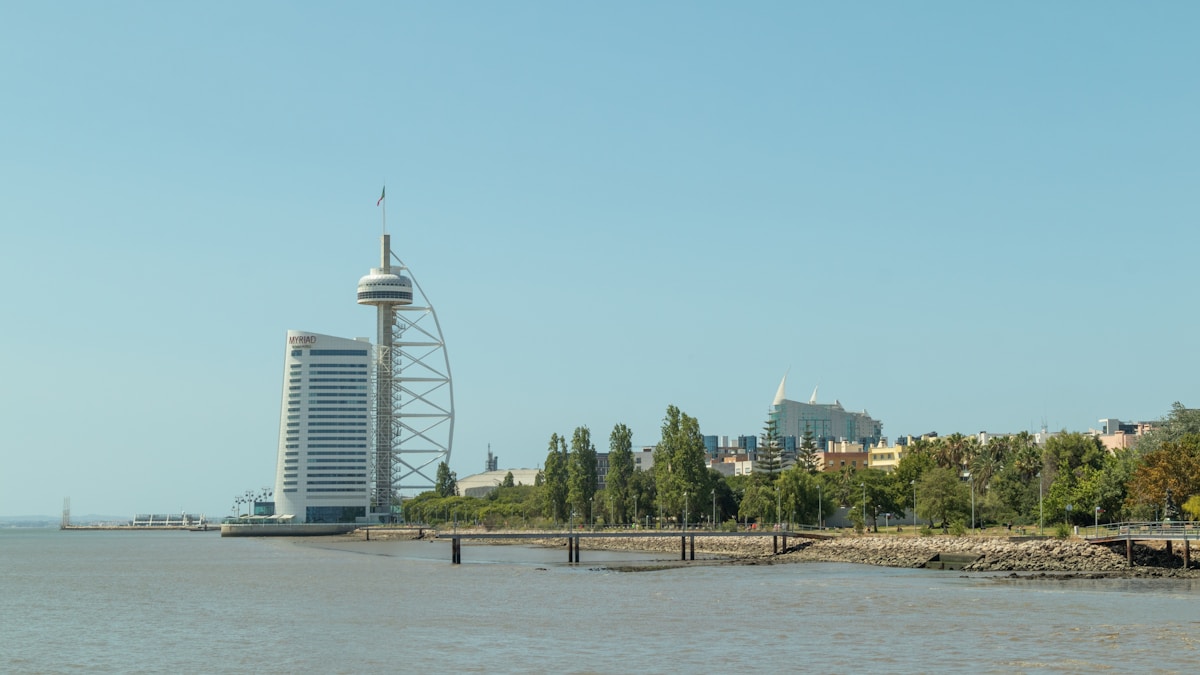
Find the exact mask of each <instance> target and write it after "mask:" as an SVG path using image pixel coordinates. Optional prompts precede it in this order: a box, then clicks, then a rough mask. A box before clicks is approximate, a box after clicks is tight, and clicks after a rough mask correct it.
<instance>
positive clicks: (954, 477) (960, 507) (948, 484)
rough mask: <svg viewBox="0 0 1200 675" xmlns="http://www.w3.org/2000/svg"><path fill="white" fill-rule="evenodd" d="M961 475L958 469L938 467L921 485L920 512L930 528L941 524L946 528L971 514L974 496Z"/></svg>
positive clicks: (919, 493)
mask: <svg viewBox="0 0 1200 675" xmlns="http://www.w3.org/2000/svg"><path fill="white" fill-rule="evenodd" d="M958 474H959V472H958V470H957V469H952V468H945V467H938V468H935V469H931V470H929V471H927V472H925V474H924V475H923V476H922V477H921V480H920V481H919V482H918V483H917V510H918V511H919V512H920V514H921V515H922V516H923V517H925V518H926V519H928V520H929V526H930V527H934V525H935V524H936V523H938V522H940V523H941V525H942V527H943V528H945V527H947V526H948V525H949V524H950V522H951V521H952V520H959V519H962V518H965V516H966V514H967V513H969V512H970V508H971V495H970V493H969V491H968V489H967V485H966V483H963V482H962V479H960V478H959V475H958Z"/></svg>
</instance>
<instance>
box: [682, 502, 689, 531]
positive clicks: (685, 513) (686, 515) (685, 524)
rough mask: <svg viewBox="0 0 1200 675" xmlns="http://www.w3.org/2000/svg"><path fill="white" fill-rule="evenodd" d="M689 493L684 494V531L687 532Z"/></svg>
mask: <svg viewBox="0 0 1200 675" xmlns="http://www.w3.org/2000/svg"><path fill="white" fill-rule="evenodd" d="M687 507H688V493H686V492H684V493H683V531H684V532H687V517H688V512H687V511H688V509H687Z"/></svg>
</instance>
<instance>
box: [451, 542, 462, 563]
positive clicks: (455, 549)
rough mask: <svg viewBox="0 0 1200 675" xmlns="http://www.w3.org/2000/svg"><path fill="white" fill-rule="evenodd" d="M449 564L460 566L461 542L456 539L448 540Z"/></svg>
mask: <svg viewBox="0 0 1200 675" xmlns="http://www.w3.org/2000/svg"><path fill="white" fill-rule="evenodd" d="M450 564H451V565H461V564H462V540H460V539H459V538H458V537H455V538H453V539H451V540H450Z"/></svg>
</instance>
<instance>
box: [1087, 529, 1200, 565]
mask: <svg viewBox="0 0 1200 675" xmlns="http://www.w3.org/2000/svg"><path fill="white" fill-rule="evenodd" d="M1079 535H1080V536H1081V537H1083V538H1084V539H1086V540H1087V541H1089V542H1091V543H1093V544H1113V543H1116V542H1120V541H1123V542H1125V559H1126V560H1127V561H1128V563H1129V566H1130V567H1132V566H1133V543H1134V542H1135V541H1165V542H1167V553H1171V547H1172V543H1173V542H1176V541H1182V542H1183V566H1184V567H1185V568H1186V567H1188V566H1189V565H1190V564H1191V558H1192V544H1191V541H1192V540H1193V539H1200V522H1197V521H1141V522H1125V523H1109V524H1107V525H1094V526H1092V527H1088V528H1082V527H1081V528H1080V529H1079Z"/></svg>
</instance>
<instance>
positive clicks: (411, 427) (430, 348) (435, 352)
mask: <svg viewBox="0 0 1200 675" xmlns="http://www.w3.org/2000/svg"><path fill="white" fill-rule="evenodd" d="M380 248H381V254H382V255H381V266H380V267H378V268H373V269H372V270H371V273H370V274H368V275H367V276H365V277H363V278H362V279H361V280H359V282H358V303H359V304H361V305H374V306H375V308H376V345H375V368H374V386H373V387H372V390H373V392H374V415H373V421H374V439H375V441H374V452H373V458H374V491H373V495H372V503H373V508H374V510H375V513H376V515H379V516H383V517H384V518H385V519H387V520H390V519H391V513H392V510H391V508H390V507H389V506H388V505H395V503H396V502H397V499H396V498H397V497H399V496H400V494H401V493H402V492H403V491H421V490H429V489H432V488H433V486H434V484H435V481H436V476H437V466H438V464H440V463H441V462H447V463H449V461H450V450H451V447H452V445H453V443H454V383H453V381H452V379H451V377H450V359H449V357H448V356H447V354H446V341H445V339H444V338H443V337H442V329H441V325H440V324H439V323H438V320H437V313H436V312H435V311H434V309H433V304H432V303H430V302H429V299H428V298H427V297H426V295H425V292H424V291H423V290H422V289H421V285H420V284H419V283H417V281H416V279H415V278H414V277H412V272H411V270H409V269H408V267H407V266H406V265H405V264H404V262H403V261H402V260H400V258H399V257H398V256H395V255H394V254H393V253H392V251H391V237H390V236H389V235H387V234H385V235H383V237H382V238H381V242H380ZM393 263H394V264H393ZM414 290H415V292H414Z"/></svg>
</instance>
